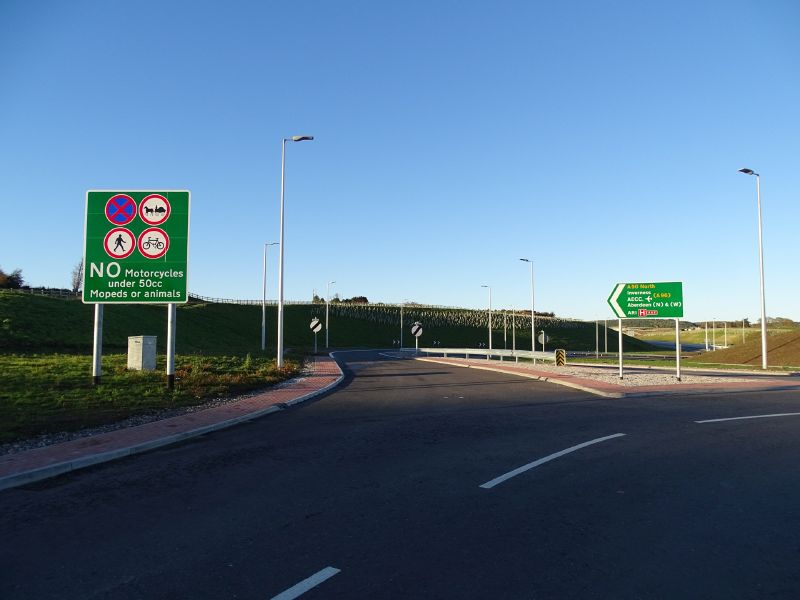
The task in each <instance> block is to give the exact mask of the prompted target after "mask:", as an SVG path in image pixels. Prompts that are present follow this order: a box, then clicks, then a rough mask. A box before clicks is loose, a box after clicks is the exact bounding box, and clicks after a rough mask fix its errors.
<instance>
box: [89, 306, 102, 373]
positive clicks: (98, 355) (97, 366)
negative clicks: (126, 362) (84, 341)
mask: <svg viewBox="0 0 800 600" xmlns="http://www.w3.org/2000/svg"><path fill="white" fill-rule="evenodd" d="M102 360H103V305H102V304H95V305H94V336H93V342H92V383H93V384H94V385H100V376H101V374H102V364H101V363H102Z"/></svg>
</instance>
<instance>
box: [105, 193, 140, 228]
mask: <svg viewBox="0 0 800 600" xmlns="http://www.w3.org/2000/svg"><path fill="white" fill-rule="evenodd" d="M135 217H136V201H135V200H134V199H133V198H131V197H130V196H128V195H126V194H116V195H114V196H111V198H109V199H108V202H106V219H108V220H109V221H110V222H111V223H113V224H114V225H127V224H128V223H130V222H131V221H133V219H134V218H135Z"/></svg>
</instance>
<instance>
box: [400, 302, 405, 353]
mask: <svg viewBox="0 0 800 600" xmlns="http://www.w3.org/2000/svg"><path fill="white" fill-rule="evenodd" d="M403 306H404V304H401V305H400V350H402V349H403Z"/></svg>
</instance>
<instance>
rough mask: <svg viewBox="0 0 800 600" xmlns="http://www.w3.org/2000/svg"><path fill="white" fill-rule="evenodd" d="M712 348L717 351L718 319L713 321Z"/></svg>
mask: <svg viewBox="0 0 800 600" xmlns="http://www.w3.org/2000/svg"><path fill="white" fill-rule="evenodd" d="M711 347H712V348H713V349H714V350H716V349H717V319H712V320H711Z"/></svg>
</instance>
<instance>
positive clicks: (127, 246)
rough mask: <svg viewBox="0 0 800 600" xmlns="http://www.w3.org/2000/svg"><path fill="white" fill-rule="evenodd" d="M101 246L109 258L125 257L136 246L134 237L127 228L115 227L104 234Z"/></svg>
mask: <svg viewBox="0 0 800 600" xmlns="http://www.w3.org/2000/svg"><path fill="white" fill-rule="evenodd" d="M103 248H105V251H106V254H108V255H109V256H110V257H111V258H117V259H120V258H126V257H128V256H130V255H131V253H132V252H133V250H134V248H136V237H135V236H134V235H133V233H131V231H130V230H129V229H125V228H124V227H115V228H114V229H112V230H111V231H109V232H108V233H107V234H106V237H105V239H104V240H103Z"/></svg>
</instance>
